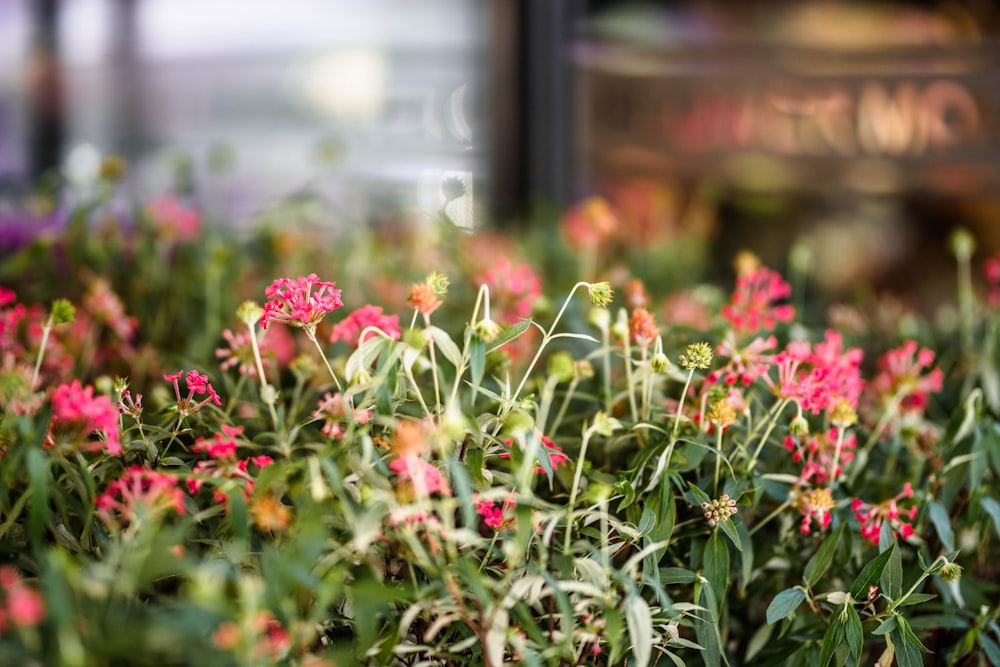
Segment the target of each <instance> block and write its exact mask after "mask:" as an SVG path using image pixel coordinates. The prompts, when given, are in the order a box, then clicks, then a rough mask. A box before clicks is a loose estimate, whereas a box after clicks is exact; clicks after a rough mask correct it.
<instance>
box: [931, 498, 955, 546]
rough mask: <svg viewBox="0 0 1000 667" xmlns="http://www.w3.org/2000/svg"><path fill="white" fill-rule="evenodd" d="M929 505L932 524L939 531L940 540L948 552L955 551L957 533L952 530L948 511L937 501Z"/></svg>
mask: <svg viewBox="0 0 1000 667" xmlns="http://www.w3.org/2000/svg"><path fill="white" fill-rule="evenodd" d="M927 505H928V507H929V509H930V517H931V523H933V524H934V530H936V531H937V534H938V539H939V540H941V544H942V545H943V546H944V548H945V550H946V551H954V550H955V533H954V531H953V530H952V529H951V519H949V518H948V510H946V509H945V508H944V506H943V505H941V503H939V502H937V501H936V500H932V501H930V502H929V503H928V504H927Z"/></svg>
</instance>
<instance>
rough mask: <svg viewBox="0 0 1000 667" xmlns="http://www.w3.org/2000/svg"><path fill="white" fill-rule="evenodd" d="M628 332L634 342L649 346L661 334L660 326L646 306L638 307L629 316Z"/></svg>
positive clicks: (640, 345) (641, 345)
mask: <svg viewBox="0 0 1000 667" xmlns="http://www.w3.org/2000/svg"><path fill="white" fill-rule="evenodd" d="M628 332H629V336H631V337H632V342H633V343H635V344H636V345H638V346H639V347H649V346H650V345H652V344H653V341H655V340H656V337H657V336H659V335H660V328H659V327H658V326H656V320H655V319H654V318H653V314H652V313H650V312H649V311H648V310H646V309H645V308H636V309H634V310H633V311H632V315H631V317H629V320H628Z"/></svg>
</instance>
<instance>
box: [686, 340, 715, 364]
mask: <svg viewBox="0 0 1000 667" xmlns="http://www.w3.org/2000/svg"><path fill="white" fill-rule="evenodd" d="M678 361H680V364H681V366H682V367H683V368H686V369H687V370H689V371H690V370H694V369H696V368H700V369H701V370H707V369H708V367H709V366H711V365H712V346H711V345H709V344H708V343H705V342H701V343H691V344H690V345H688V346H687V348H686V349H685V350H684V354H682V355H680V357H679V358H678Z"/></svg>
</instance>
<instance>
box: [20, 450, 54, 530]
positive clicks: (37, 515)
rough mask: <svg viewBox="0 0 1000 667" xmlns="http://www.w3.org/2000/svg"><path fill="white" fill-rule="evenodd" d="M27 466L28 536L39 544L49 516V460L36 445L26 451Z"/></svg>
mask: <svg viewBox="0 0 1000 667" xmlns="http://www.w3.org/2000/svg"><path fill="white" fill-rule="evenodd" d="M26 456H27V459H28V460H27V466H28V491H29V493H30V495H31V499H30V504H29V505H28V537H30V538H31V541H32V542H33V543H34V544H36V545H40V543H41V540H42V536H43V535H44V533H45V522H46V519H47V518H48V516H49V487H50V478H51V476H50V475H49V462H48V460H47V459H46V457H45V454H43V453H42V450H41V449H38V448H37V447H29V448H28V450H27V453H26Z"/></svg>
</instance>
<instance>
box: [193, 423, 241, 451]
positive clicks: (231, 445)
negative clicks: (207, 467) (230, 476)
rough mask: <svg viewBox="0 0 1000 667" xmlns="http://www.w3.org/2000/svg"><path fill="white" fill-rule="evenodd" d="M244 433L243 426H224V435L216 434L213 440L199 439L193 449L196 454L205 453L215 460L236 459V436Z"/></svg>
mask: <svg viewBox="0 0 1000 667" xmlns="http://www.w3.org/2000/svg"><path fill="white" fill-rule="evenodd" d="M242 433H243V427H242V426H230V425H229V424H222V433H216V434H215V435H213V436H212V437H211V438H198V440H196V441H195V443H194V447H192V449H193V450H194V451H196V452H205V453H206V454H208V455H209V456H210V457H212V458H213V459H235V458H236V448H237V442H236V436H238V435H241V434H242Z"/></svg>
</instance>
